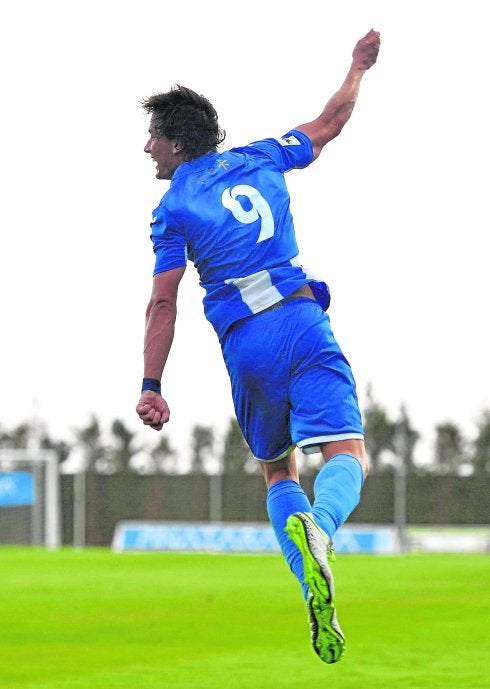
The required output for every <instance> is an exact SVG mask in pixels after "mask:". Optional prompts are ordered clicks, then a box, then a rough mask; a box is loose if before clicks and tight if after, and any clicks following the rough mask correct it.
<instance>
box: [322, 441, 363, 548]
mask: <svg viewBox="0 0 490 689" xmlns="http://www.w3.org/2000/svg"><path fill="white" fill-rule="evenodd" d="M363 482H364V475H363V471H362V467H361V463H360V462H359V460H358V459H356V457H353V456H352V455H347V454H339V455H335V456H334V457H332V459H330V460H329V461H328V462H327V463H326V464H325V466H323V467H322V469H321V470H320V472H319V474H318V476H317V477H316V479H315V485H314V495H315V500H314V502H313V509H312V512H313V515H314V517H315V521H316V523H317V524H318V526H320V527H321V528H322V529H323V530H324V531H325V532H326V533H327V534H328V535H329V536H330V538H333V535H334V533H335V532H336V531H337V529H338V528H339V526H341V525H342V524H343V523H344V522H345V520H346V519H347V517H348V516H349V514H350V513H351V512H352V510H353V509H354V508H355V507H356V506H357V504H358V503H359V500H360V498H361V488H362V484H363Z"/></svg>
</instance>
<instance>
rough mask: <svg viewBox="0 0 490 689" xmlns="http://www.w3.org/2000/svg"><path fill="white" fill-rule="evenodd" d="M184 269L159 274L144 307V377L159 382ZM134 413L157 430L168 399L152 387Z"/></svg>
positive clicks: (164, 419) (163, 420)
mask: <svg viewBox="0 0 490 689" xmlns="http://www.w3.org/2000/svg"><path fill="white" fill-rule="evenodd" d="M184 271H185V268H174V269H173V270H168V271H166V272H164V273H158V274H157V275H155V277H154V278H153V290H152V294H151V298H150V302H149V304H148V307H147V309H146V330H145V348H144V355H143V357H144V374H143V375H144V378H145V379H147V380H148V379H151V380H154V381H160V379H161V377H162V373H163V369H164V368H165V364H166V362H167V357H168V354H169V352H170V348H171V346H172V342H173V339H174V328H175V319H176V317H177V291H178V288H179V283H180V281H181V279H182V276H183V274H184ZM136 412H137V414H138V416H139V417H140V419H141V420H142V421H143V423H144V424H145V425H146V426H151V427H152V428H154V429H155V430H157V431H160V430H161V429H162V427H163V424H165V423H167V421H168V420H169V418H170V410H169V408H168V405H167V402H166V401H165V400H164V399H163V397H162V396H161V395H160V394H159V393H158V392H156V391H155V390H144V391H143V392H142V394H141V397H140V400H139V402H138V404H137V406H136Z"/></svg>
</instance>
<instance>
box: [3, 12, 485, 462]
mask: <svg viewBox="0 0 490 689" xmlns="http://www.w3.org/2000/svg"><path fill="white" fill-rule="evenodd" d="M484 4H485V3H483V2H480V1H478V0H465V2H462V1H461V2H451V1H448V2H446V1H442V0H441V1H436V0H432V1H428V0H425V1H424V0H410V1H409V2H408V1H407V2H400V1H399V2H394V1H392V0H378V1H373V2H369V0H358V1H349V0H345V1H344V2H342V3H339V2H330V1H326V2H322V3H318V2H317V0H303V2H301V3H298V2H291V1H289V0H285V1H281V2H263V1H257V0H247V2H242V3H234V2H231V1H230V2H226V1H225V0H223V1H221V0H208V1H207V2H198V1H192V0H181V1H180V2H176V3H173V2H172V3H171V2H163V1H160V2H153V1H151V0H138V2H131V3H130V2H115V1H112V0H107V1H104V0H98V1H96V2H94V1H90V0H84V2H76V1H75V2H62V1H61V0H60V1H55V0H45V1H44V2H41V3H39V2H35V1H34V0H26V1H24V2H23V1H22V0H18V1H17V2H15V3H13V2H12V3H10V4H6V5H4V6H3V11H2V21H1V34H2V35H1V38H0V58H1V62H2V73H3V74H2V90H1V93H0V98H1V101H2V102H1V114H2V127H1V129H0V137H1V140H0V144H1V159H0V166H1V167H0V172H1V188H2V202H1V204H0V218H1V226H2V227H1V234H0V243H1V244H0V289H1V295H2V333H3V334H2V340H1V347H2V354H1V357H0V391H1V398H0V426H2V427H3V428H5V427H7V428H10V427H12V426H13V425H15V424H17V423H20V422H21V421H24V420H28V419H30V418H31V417H32V415H33V413H34V410H35V409H37V413H38V415H39V416H40V418H41V419H42V420H43V421H44V422H45V423H46V424H47V426H48V429H49V431H50V432H51V434H52V435H53V436H54V437H57V438H60V439H61V438H64V439H67V440H70V439H71V438H72V429H73V428H75V427H80V426H82V425H84V424H85V423H86V422H87V421H88V420H89V417H90V415H91V414H92V413H94V414H96V415H97V416H98V417H99V419H100V420H101V422H102V424H103V425H105V426H107V427H108V426H109V424H110V422H111V421H112V420H113V419H115V418H121V419H123V420H124V421H126V422H127V424H128V425H129V426H130V427H131V428H132V429H133V430H138V431H140V427H139V422H138V419H137V417H136V415H135V413H134V411H133V410H134V407H135V404H136V402H137V400H138V396H139V388H140V380H141V377H142V356H141V352H142V340H143V328H144V310H145V307H146V302H147V300H148V297H149V293H150V289H151V281H152V277H151V276H152V267H153V255H152V249H151V243H150V240H149V221H150V218H151V211H152V210H153V208H154V207H155V206H156V205H157V204H158V202H159V200H160V197H161V196H162V195H163V193H164V191H165V190H166V188H167V183H165V182H158V181H157V180H155V179H154V166H153V164H152V162H151V161H150V160H149V159H148V157H147V156H146V155H145V154H144V153H143V146H144V144H145V141H146V134H147V126H148V122H147V120H146V116H145V114H144V113H143V111H142V110H141V109H140V107H139V102H140V101H141V100H142V99H143V98H145V97H146V96H148V95H151V94H152V93H154V92H157V91H161V90H167V89H168V88H169V87H170V86H171V85H172V84H173V83H175V82H177V83H183V84H185V85H187V86H190V87H191V88H193V89H195V90H197V91H199V92H201V93H204V94H205V95H206V96H208V97H209V98H210V99H211V101H212V102H213V103H214V105H215V107H216V109H217V110H218V113H219V115H220V121H221V124H222V126H224V127H225V129H226V130H227V133H228V136H227V141H226V146H227V147H231V146H234V145H240V144H244V143H248V142H249V141H252V140H255V139H258V138H262V137H265V136H278V135H281V134H283V133H284V132H285V131H286V130H288V129H289V128H291V127H292V126H294V125H297V124H300V123H302V122H305V121H308V120H310V119H313V118H314V117H315V116H316V115H318V114H319V112H320V111H321V109H322V108H323V105H324V103H325V102H326V100H327V99H328V98H329V97H330V95H331V94H332V93H333V92H334V91H335V90H336V89H337V88H338V86H340V84H341V82H342V80H343V78H344V76H345V73H346V71H347V69H348V66H349V64H350V56H351V52H352V48H353V47H354V44H355V42H356V41H357V39H358V38H360V37H361V36H362V35H364V34H365V33H366V32H367V31H368V30H369V29H370V28H372V27H373V28H375V29H377V30H379V31H381V36H382V47H381V52H380V56H379V61H378V64H377V65H376V66H375V67H374V68H373V69H372V70H371V71H370V72H369V73H368V74H367V76H366V77H365V79H364V82H363V84H362V87H361V93H360V97H359V101H358V106H357V108H356V111H355V112H354V115H353V117H352V119H351V121H350V122H349V124H348V125H347V127H346V128H345V130H344V131H343V133H342V134H341V136H340V137H339V138H338V139H337V140H336V141H334V142H332V143H331V144H329V146H328V147H327V149H325V151H324V153H323V155H322V157H321V158H320V160H318V161H317V162H316V163H315V164H314V165H312V166H311V167H310V168H309V169H308V170H305V171H297V172H293V173H290V174H289V175H288V178H287V179H288V182H289V187H290V190H291V193H292V199H293V200H292V210H293V214H294V217H295V222H296V229H297V234H298V240H299V243H300V248H301V251H302V255H303V257H304V262H305V263H306V264H307V265H308V266H309V267H310V268H311V269H313V270H314V271H315V272H317V273H318V274H320V275H321V276H322V277H324V278H325V279H326V280H327V282H329V284H330V287H331V290H332V293H333V301H332V307H331V310H330V314H331V318H332V323H333V328H334V332H335V334H336V336H337V338H338V340H339V341H340V343H341V345H342V347H343V349H344V351H345V353H346V355H347V357H348V358H349V360H350V361H351V364H352V366H353V369H354V372H355V375H356V378H357V382H358V389H359V395H360V399H361V403H364V400H365V391H366V386H367V384H368V383H371V384H372V385H373V387H374V394H375V397H376V398H377V399H378V400H379V402H380V403H381V404H383V405H384V406H385V407H386V408H387V410H388V411H389V413H390V414H392V415H393V416H397V415H398V411H399V408H400V405H401V404H402V403H404V404H405V405H406V407H407V410H408V413H409V415H410V417H411V419H412V423H413V424H414V426H415V427H416V428H417V429H418V430H419V431H420V432H421V433H422V434H423V443H422V444H421V446H420V448H421V450H419V452H420V451H422V449H423V448H430V443H431V440H432V431H433V428H434V426H435V424H436V423H439V422H441V421H445V420H452V421H454V422H456V423H459V424H461V426H462V427H463V429H464V430H465V432H466V433H467V434H468V435H470V436H471V435H472V434H474V422H475V421H476V420H477V418H478V416H479V414H480V412H481V411H482V410H483V409H484V408H485V407H487V408H488V407H490V394H489V383H490V375H489V365H488V357H489V352H490V334H489V327H488V316H489V306H488V302H489V296H490V295H489V277H488V274H489V250H488V240H487V238H488V233H489V227H490V224H489V210H488V195H489V192H488V185H489V180H488V160H489V152H490V151H489V135H488V126H489V125H488V123H489V122H490V112H489V101H488V98H487V90H488V89H487V85H488V48H487V44H488V33H487V22H486V20H484V16H483V10H484ZM201 298H202V290H201V288H200V287H199V286H198V284H197V276H196V273H195V270H194V268H193V267H192V265H190V266H189V269H188V271H187V273H186V275H185V278H184V282H183V287H182V289H181V293H180V297H179V317H178V325H177V335H176V339H175V343H174V348H173V351H172V353H171V356H170V360H169V364H168V369H167V372H166V373H165V377H164V381H163V387H164V391H165V396H166V398H167V400H168V402H169V404H170V407H171V411H172V419H171V421H170V424H169V425H167V427H166V430H165V432H167V433H168V434H169V436H170V438H171V441H172V442H173V444H174V445H176V446H184V447H185V446H186V445H187V442H188V434H189V430H190V428H191V427H192V425H193V424H206V425H211V426H213V427H214V428H215V430H216V432H217V434H219V433H221V432H222V430H223V428H224V426H225V424H226V423H227V422H228V419H229V418H230V417H231V416H232V414H233V410H232V405H231V397H230V392H229V384H228V380H227V377H226V372H225V369H224V365H223V363H222V360H221V355H220V351H219V346H218V342H217V339H216V337H215V335H214V332H213V330H212V328H211V326H210V325H209V324H208V323H207V321H206V320H205V319H204V316H203V314H202V307H201ZM141 439H142V442H145V440H146V441H148V442H149V443H150V442H151V443H153V442H155V441H156V440H157V434H156V433H154V432H153V431H151V430H150V429H145V428H143V427H141ZM423 451H425V450H423ZM427 451H428V450H427Z"/></svg>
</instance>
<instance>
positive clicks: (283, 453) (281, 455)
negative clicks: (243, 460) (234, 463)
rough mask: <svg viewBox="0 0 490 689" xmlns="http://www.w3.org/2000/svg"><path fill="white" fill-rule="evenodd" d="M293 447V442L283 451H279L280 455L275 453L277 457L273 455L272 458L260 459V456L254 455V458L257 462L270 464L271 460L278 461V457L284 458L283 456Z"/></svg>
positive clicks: (289, 452) (288, 453)
mask: <svg viewBox="0 0 490 689" xmlns="http://www.w3.org/2000/svg"><path fill="white" fill-rule="evenodd" d="M295 447H296V445H295V443H291V445H290V446H289V447H288V448H287V449H286V450H284V452H281V454H280V455H277V457H273V458H272V459H261V458H260V457H254V459H256V460H257V461H258V462H264V464H272V463H273V462H278V461H279V460H280V459H284V457H287V456H288V455H290V454H291V452H292V451H293V450H294V448H295Z"/></svg>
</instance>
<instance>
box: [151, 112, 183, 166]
mask: <svg viewBox="0 0 490 689" xmlns="http://www.w3.org/2000/svg"><path fill="white" fill-rule="evenodd" d="M148 131H149V132H150V138H149V139H148V141H147V142H146V146H145V153H149V154H150V155H151V157H152V158H153V160H154V161H155V163H156V165H157V171H156V175H155V176H156V178H157V179H172V175H173V174H174V172H175V170H176V169H177V167H178V166H179V165H180V163H181V162H182V161H181V160H180V159H179V152H180V148H179V147H178V146H177V145H176V143H175V141H170V140H169V139H167V137H166V136H158V135H157V133H156V130H155V127H154V124H153V119H152V121H151V123H150V128H149V130H148Z"/></svg>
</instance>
